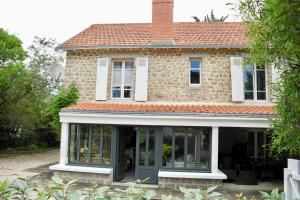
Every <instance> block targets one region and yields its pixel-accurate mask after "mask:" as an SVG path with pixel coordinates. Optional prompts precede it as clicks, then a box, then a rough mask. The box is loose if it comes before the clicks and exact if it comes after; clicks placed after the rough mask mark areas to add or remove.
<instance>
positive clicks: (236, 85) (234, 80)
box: [230, 57, 244, 102]
mask: <svg viewBox="0 0 300 200" xmlns="http://www.w3.org/2000/svg"><path fill="white" fill-rule="evenodd" d="M230 66H231V90H232V101H234V102H242V101H244V73H243V66H242V58H241V57H231V58H230Z"/></svg>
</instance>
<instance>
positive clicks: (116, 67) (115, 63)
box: [114, 61, 122, 69]
mask: <svg viewBox="0 0 300 200" xmlns="http://www.w3.org/2000/svg"><path fill="white" fill-rule="evenodd" d="M114 69H122V61H115V62H114Z"/></svg>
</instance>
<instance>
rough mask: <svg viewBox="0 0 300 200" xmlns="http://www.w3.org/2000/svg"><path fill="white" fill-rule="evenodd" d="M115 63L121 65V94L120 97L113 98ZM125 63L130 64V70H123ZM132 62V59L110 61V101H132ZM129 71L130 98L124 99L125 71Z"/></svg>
mask: <svg viewBox="0 0 300 200" xmlns="http://www.w3.org/2000/svg"><path fill="white" fill-rule="evenodd" d="M115 62H121V63H122V67H121V69H120V70H121V85H120V90H121V94H120V97H114V96H113V91H114V86H113V81H114V78H113V76H114V70H115V69H114V63H115ZM126 62H132V69H129V70H128V69H125V63H126ZM134 69H135V67H134V60H133V59H114V60H112V63H111V90H110V91H111V99H115V100H128V99H133V93H134V89H133V88H134ZM126 70H127V71H131V72H132V80H131V82H132V86H131V96H130V97H129V98H125V97H124V92H125V90H128V89H125V84H124V83H125V71H126Z"/></svg>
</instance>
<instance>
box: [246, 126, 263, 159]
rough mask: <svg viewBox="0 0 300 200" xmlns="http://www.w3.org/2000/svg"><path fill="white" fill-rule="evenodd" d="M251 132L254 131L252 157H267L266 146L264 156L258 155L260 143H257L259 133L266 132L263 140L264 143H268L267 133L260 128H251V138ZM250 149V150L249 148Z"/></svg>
mask: <svg viewBox="0 0 300 200" xmlns="http://www.w3.org/2000/svg"><path fill="white" fill-rule="evenodd" d="M249 132H252V133H254V143H253V144H254V155H249V156H250V158H266V148H264V155H263V156H258V143H257V140H258V136H257V135H258V134H264V137H263V138H264V141H263V144H264V145H266V142H267V134H266V132H265V131H263V130H260V129H249V130H248V131H247V138H249ZM247 151H248V150H247Z"/></svg>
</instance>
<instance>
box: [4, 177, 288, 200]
mask: <svg viewBox="0 0 300 200" xmlns="http://www.w3.org/2000/svg"><path fill="white" fill-rule="evenodd" d="M51 179H52V181H53V183H51V184H50V185H49V186H47V187H43V186H41V185H40V184H39V183H38V181H34V182H32V183H29V182H28V180H25V179H22V178H18V179H16V180H14V181H12V182H9V181H4V182H0V200H13V199H18V200H25V199H26V200H28V199H29V200H54V199H55V200H85V199H89V200H151V199H155V196H156V195H157V194H156V193H155V191H153V190H149V189H147V188H144V187H142V185H141V184H142V183H144V182H145V181H147V179H146V180H137V181H135V182H130V183H128V184H127V185H128V186H127V188H126V189H123V190H122V189H112V188H109V187H107V186H102V187H98V186H97V185H96V184H92V185H91V186H89V187H86V188H84V189H74V186H76V184H75V182H76V180H71V181H68V182H66V181H63V180H62V179H60V178H58V177H52V178H51ZM216 188H217V186H212V187H209V188H207V189H188V188H184V187H180V191H181V192H182V193H183V198H182V197H178V196H174V195H171V194H170V195H162V196H161V199H162V200H225V199H226V198H224V197H223V195H222V194H221V193H218V192H215V190H216ZM260 194H261V200H284V198H285V195H284V193H283V192H281V193H280V192H279V191H278V189H274V190H273V191H272V192H271V193H267V192H260ZM236 199H237V200H248V198H247V197H246V196H244V195H243V193H240V194H237V195H236ZM251 200H256V199H255V197H253V198H252V199H251Z"/></svg>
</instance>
